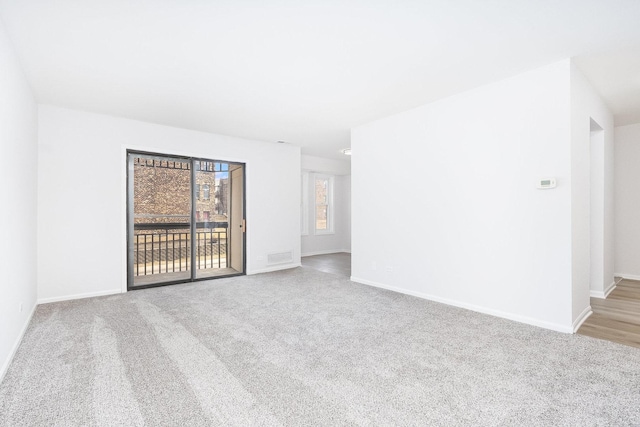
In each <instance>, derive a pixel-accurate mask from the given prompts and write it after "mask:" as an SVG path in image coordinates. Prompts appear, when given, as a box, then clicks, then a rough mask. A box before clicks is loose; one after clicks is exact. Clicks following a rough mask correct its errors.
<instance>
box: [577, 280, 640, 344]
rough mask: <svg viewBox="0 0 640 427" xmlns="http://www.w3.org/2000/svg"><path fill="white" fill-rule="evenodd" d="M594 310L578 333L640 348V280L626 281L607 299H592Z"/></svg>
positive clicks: (621, 282) (619, 284)
mask: <svg viewBox="0 0 640 427" xmlns="http://www.w3.org/2000/svg"><path fill="white" fill-rule="evenodd" d="M591 308H592V310H593V314H592V315H591V316H590V317H589V318H588V319H587V320H586V321H585V322H584V323H583V324H582V326H581V327H580V329H579V330H578V333H579V334H581V335H587V336H590V337H594V338H600V339H603V340H608V341H612V342H616V343H619V344H625V345H628V346H632V347H638V348H640V281H635V280H627V279H623V280H622V281H620V283H618V285H617V286H616V288H615V289H614V290H613V292H611V293H610V294H609V296H608V297H607V298H606V299H601V298H591Z"/></svg>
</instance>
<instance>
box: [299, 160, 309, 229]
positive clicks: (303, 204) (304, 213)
mask: <svg viewBox="0 0 640 427" xmlns="http://www.w3.org/2000/svg"><path fill="white" fill-rule="evenodd" d="M300 190H301V191H302V194H301V197H300V216H301V218H300V228H301V230H300V232H301V234H302V235H303V236H306V235H308V234H309V172H302V185H301V187H300Z"/></svg>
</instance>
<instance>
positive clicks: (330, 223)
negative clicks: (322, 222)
mask: <svg viewBox="0 0 640 427" xmlns="http://www.w3.org/2000/svg"><path fill="white" fill-rule="evenodd" d="M318 180H326V181H327V203H326V205H325V204H318V202H317V200H318V198H317V194H316V184H317V181H318ZM334 191H335V177H334V176H333V175H328V174H322V173H315V174H313V230H314V234H316V235H326V234H335V224H334V217H335V216H334V211H335V202H334V197H333V194H334ZM319 206H326V207H327V227H326V229H319V228H317V226H318V207H319Z"/></svg>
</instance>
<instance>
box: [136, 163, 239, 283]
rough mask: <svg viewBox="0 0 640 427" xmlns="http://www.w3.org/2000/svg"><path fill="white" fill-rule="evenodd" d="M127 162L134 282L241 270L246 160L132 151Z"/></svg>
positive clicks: (177, 279) (185, 278)
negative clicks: (244, 162) (210, 158)
mask: <svg viewBox="0 0 640 427" xmlns="http://www.w3.org/2000/svg"><path fill="white" fill-rule="evenodd" d="M127 162H128V177H127V181H128V185H127V186H128V188H127V191H128V197H127V199H128V200H127V204H128V206H127V211H128V218H127V219H128V233H127V235H128V239H127V240H128V288H129V289H135V288H146V287H150V286H159V285H166V284H172V283H182V282H188V281H193V280H197V279H207V278H213V277H222V276H229V275H237V274H243V273H244V268H245V267H244V266H245V255H244V240H245V237H244V236H245V234H244V231H245V228H244V227H245V223H244V165H243V164H239V163H232V162H224V161H217V160H208V159H195V158H189V157H179V156H168V155H160V154H150V153H141V152H133V151H132V152H129V153H128V155H127ZM238 223H239V224H238ZM232 226H235V227H237V228H238V230H240V233H238V232H237V230H233V232H230V227H232ZM232 257H233V259H232Z"/></svg>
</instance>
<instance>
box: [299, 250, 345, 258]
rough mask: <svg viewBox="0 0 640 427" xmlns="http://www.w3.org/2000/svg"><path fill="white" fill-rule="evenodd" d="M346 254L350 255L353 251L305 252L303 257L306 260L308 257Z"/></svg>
mask: <svg viewBox="0 0 640 427" xmlns="http://www.w3.org/2000/svg"><path fill="white" fill-rule="evenodd" d="M345 252H346V253H348V254H350V253H351V251H348V250H346V249H329V250H326V251H315V252H304V253H303V254H302V255H301V256H302V257H303V258H304V257H306V256H315V255H329V254H340V253H345Z"/></svg>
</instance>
